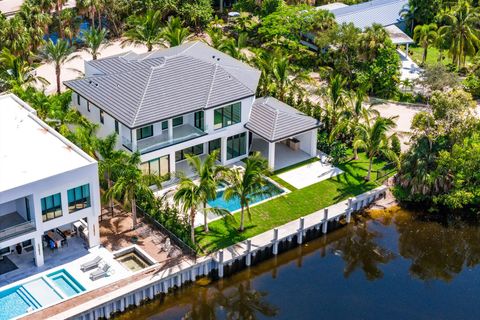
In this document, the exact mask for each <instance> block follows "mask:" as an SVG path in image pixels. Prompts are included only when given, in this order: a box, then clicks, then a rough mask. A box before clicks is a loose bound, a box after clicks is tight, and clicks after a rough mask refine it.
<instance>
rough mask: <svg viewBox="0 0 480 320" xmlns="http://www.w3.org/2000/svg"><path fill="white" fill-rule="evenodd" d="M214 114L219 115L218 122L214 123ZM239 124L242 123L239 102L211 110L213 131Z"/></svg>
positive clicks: (240, 104)
mask: <svg viewBox="0 0 480 320" xmlns="http://www.w3.org/2000/svg"><path fill="white" fill-rule="evenodd" d="M215 114H219V116H220V122H216V118H215ZM229 122H230V123H229ZM241 122H242V103H241V102H235V103H232V104H230V105H228V106H225V107H221V108H217V109H215V110H213V128H214V130H219V129H222V128H226V127H229V126H233V125H234V124H238V123H241ZM219 125H220V126H219Z"/></svg>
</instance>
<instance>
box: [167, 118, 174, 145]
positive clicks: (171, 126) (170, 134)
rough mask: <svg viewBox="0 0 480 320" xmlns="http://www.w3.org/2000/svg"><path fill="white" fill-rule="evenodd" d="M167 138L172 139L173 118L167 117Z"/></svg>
mask: <svg viewBox="0 0 480 320" xmlns="http://www.w3.org/2000/svg"><path fill="white" fill-rule="evenodd" d="M167 123H168V140H173V119H168V120H167Z"/></svg>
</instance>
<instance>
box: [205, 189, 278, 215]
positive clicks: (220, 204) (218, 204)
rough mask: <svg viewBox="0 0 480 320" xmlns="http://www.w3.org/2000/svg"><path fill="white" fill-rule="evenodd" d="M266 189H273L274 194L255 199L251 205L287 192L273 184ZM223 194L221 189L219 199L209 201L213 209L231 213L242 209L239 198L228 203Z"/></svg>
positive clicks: (218, 192)
mask: <svg viewBox="0 0 480 320" xmlns="http://www.w3.org/2000/svg"><path fill="white" fill-rule="evenodd" d="M265 188H272V190H273V192H272V194H270V195H261V196H257V197H253V199H252V201H251V202H250V204H251V205H252V204H255V203H258V202H260V201H263V200H266V199H270V198H272V197H275V196H277V195H280V194H282V193H284V192H285V191H284V190H282V189H281V188H279V187H277V186H276V185H274V184H273V183H271V182H269V186H267V187H265ZM223 192H224V189H223V188H221V189H219V190H218V191H217V197H216V198H215V199H214V200H210V201H208V205H209V206H210V207H213V208H222V209H226V210H228V211H230V212H234V211H237V210H238V209H240V208H241V207H242V206H241V205H240V199H238V198H233V199H230V200H228V201H226V200H225V199H224V198H223Z"/></svg>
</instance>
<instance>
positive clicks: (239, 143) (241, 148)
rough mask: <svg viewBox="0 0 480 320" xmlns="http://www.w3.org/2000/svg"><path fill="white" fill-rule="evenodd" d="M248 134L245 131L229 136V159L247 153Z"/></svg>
mask: <svg viewBox="0 0 480 320" xmlns="http://www.w3.org/2000/svg"><path fill="white" fill-rule="evenodd" d="M246 136H247V135H246V134H245V132H242V133H239V134H236V135H234V136H231V137H228V138H227V160H231V159H234V158H238V157H241V156H244V155H246V154H247V141H246Z"/></svg>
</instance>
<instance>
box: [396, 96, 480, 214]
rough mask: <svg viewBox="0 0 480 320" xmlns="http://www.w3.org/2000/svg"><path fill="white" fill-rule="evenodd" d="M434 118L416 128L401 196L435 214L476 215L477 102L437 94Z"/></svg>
mask: <svg viewBox="0 0 480 320" xmlns="http://www.w3.org/2000/svg"><path fill="white" fill-rule="evenodd" d="M430 105H431V107H432V113H426V112H421V113H419V114H417V115H416V116H415V118H414V120H413V122H412V128H413V130H414V135H413V137H412V141H411V142H412V143H411V148H410V150H409V151H408V152H407V153H406V154H405V155H404V156H403V157H402V161H401V167H400V172H399V175H398V179H397V182H398V188H399V189H398V190H397V195H398V196H399V197H400V198H401V200H404V201H407V202H413V203H421V204H424V205H427V206H429V207H432V208H441V207H443V208H448V209H450V210H456V209H471V210H472V211H475V212H477V213H478V208H479V203H480V176H479V172H480V171H479V170H478V153H476V152H478V147H479V136H478V130H479V128H480V121H479V120H478V118H476V117H475V116H474V110H475V107H476V105H475V102H474V101H473V100H472V98H471V96H470V95H469V94H468V93H466V92H463V91H460V90H454V91H451V92H440V91H436V92H434V94H433V95H432V98H431V100H430Z"/></svg>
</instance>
